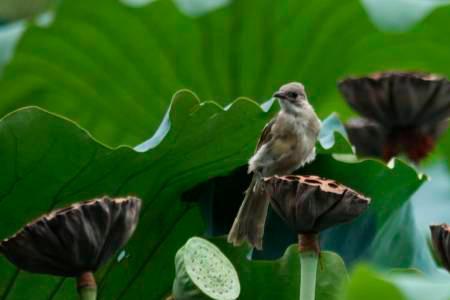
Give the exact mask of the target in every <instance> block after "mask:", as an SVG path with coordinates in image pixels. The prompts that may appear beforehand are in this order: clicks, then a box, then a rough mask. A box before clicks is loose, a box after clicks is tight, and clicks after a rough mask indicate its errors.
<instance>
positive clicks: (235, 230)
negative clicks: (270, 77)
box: [228, 82, 321, 249]
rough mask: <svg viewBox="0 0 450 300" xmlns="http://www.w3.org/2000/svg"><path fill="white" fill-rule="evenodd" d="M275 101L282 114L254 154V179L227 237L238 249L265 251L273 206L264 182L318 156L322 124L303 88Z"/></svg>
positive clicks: (295, 86) (291, 87)
mask: <svg viewBox="0 0 450 300" xmlns="http://www.w3.org/2000/svg"><path fill="white" fill-rule="evenodd" d="M274 97H275V98H278V100H279V103H280V106H281V110H280V112H279V113H278V114H277V115H276V116H275V117H274V118H273V119H272V120H271V121H270V122H269V123H268V124H267V125H266V126H265V127H264V129H263V132H262V134H261V137H260V139H259V141H258V144H257V146H256V151H255V154H254V155H253V156H252V157H251V158H250V160H249V163H248V164H249V166H248V172H249V173H253V178H252V181H251V183H250V186H249V187H248V189H247V191H246V192H245V198H244V201H243V202H242V204H241V207H240V209H239V212H238V215H237V217H236V219H235V220H234V223H233V226H232V228H231V230H230V232H229V234H228V242H230V243H232V244H234V245H235V246H236V245H241V244H242V243H243V242H244V241H248V242H249V243H250V244H251V245H252V246H253V247H256V248H257V249H262V238H263V235H264V225H265V223H266V217H267V209H268V208H269V202H270V201H269V198H268V196H267V194H266V192H265V190H264V189H263V188H262V185H261V184H260V183H261V180H262V178H263V177H269V176H273V175H289V174H292V172H294V171H295V170H297V169H298V168H300V167H302V166H303V165H304V164H306V163H308V162H311V161H313V160H314V158H315V156H316V150H315V144H316V141H317V137H318V135H319V131H320V126H321V123H320V119H319V118H318V117H317V115H316V113H315V111H314V108H313V107H312V106H311V105H310V104H309V102H308V98H307V96H306V92H305V88H304V87H303V85H302V84H301V83H298V82H291V83H288V84H285V85H283V86H282V87H281V88H280V90H279V91H277V92H276V93H275V94H274Z"/></svg>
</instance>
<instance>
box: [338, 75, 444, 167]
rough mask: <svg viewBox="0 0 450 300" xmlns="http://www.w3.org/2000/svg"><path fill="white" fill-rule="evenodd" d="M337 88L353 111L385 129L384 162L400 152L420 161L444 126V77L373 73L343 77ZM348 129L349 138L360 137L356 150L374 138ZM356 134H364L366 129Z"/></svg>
mask: <svg viewBox="0 0 450 300" xmlns="http://www.w3.org/2000/svg"><path fill="white" fill-rule="evenodd" d="M339 89H340V91H341V93H342V94H343V95H344V97H345V99H346V100H347V102H348V103H349V105H350V106H351V107H352V108H353V109H355V110H356V111H357V112H358V113H360V114H361V115H362V116H363V117H364V118H365V119H367V120H368V121H370V122H374V123H377V124H378V125H379V126H380V127H382V128H383V129H384V133H385V138H384V143H383V144H382V145H381V147H382V148H383V151H382V154H381V155H380V157H383V158H384V159H385V160H389V159H390V158H392V157H393V156H395V155H397V154H400V153H406V154H407V155H408V157H409V158H410V159H411V160H413V161H416V162H418V161H420V160H422V159H423V158H425V157H426V155H427V154H428V153H429V152H430V151H431V150H432V149H433V148H434V145H435V141H436V139H437V138H438V137H439V136H440V134H441V133H442V132H443V131H444V130H445V129H446V128H447V122H448V119H449V118H450V82H449V81H448V80H447V79H446V78H444V77H441V76H438V75H433V74H425V73H417V72H384V73H375V74H372V75H369V76H365V77H351V78H347V79H344V80H343V81H341V82H340V83H339ZM350 127H351V128H353V131H352V132H349V136H350V139H354V140H356V139H359V143H358V144H356V145H355V146H356V147H358V145H361V144H362V143H368V144H370V145H373V144H374V141H373V140H370V139H367V140H363V139H362V136H366V135H367V132H366V133H356V132H357V130H358V128H357V127H354V126H353V127H352V126H351V125H350ZM360 130H362V131H367V127H365V126H364V127H360ZM352 135H353V137H352ZM371 147H372V146H365V148H371ZM357 150H358V149H357ZM359 152H364V149H362V150H360V151H359Z"/></svg>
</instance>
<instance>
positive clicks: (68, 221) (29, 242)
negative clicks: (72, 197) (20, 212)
mask: <svg viewBox="0 0 450 300" xmlns="http://www.w3.org/2000/svg"><path fill="white" fill-rule="evenodd" d="M140 209H141V200H139V199H137V198H134V197H128V198H117V199H111V198H109V197H104V198H101V199H95V200H92V201H88V202H81V203H76V204H73V205H71V206H69V207H67V208H63V209H59V210H55V211H53V212H51V213H49V214H46V215H43V216H41V217H40V218H38V219H36V220H35V221H33V222H31V223H29V224H27V225H25V226H24V227H23V228H22V229H21V230H19V231H18V232H17V233H16V234H15V235H13V236H12V237H10V238H8V239H5V240H3V241H2V242H1V243H0V252H1V253H3V254H4V255H5V256H6V258H7V259H8V260H9V261H11V262H12V263H13V264H14V265H16V266H17V267H18V268H20V269H22V270H25V271H28V272H33V273H43V274H51V275H57V276H64V277H72V276H73V277H79V276H80V275H82V274H84V273H86V272H95V271H96V270H97V269H98V268H99V267H100V266H101V265H103V264H104V263H105V262H106V261H107V260H108V259H109V258H110V257H111V256H112V255H113V254H114V253H116V252H117V251H118V250H119V249H120V248H121V247H123V246H124V245H125V243H126V242H127V241H128V239H129V238H130V237H131V235H132V234H133V232H134V230H135V229H136V226H137V223H138V220H139V212H140Z"/></svg>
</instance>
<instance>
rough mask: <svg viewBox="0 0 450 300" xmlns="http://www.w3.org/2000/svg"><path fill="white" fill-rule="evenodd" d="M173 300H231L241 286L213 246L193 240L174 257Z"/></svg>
mask: <svg viewBox="0 0 450 300" xmlns="http://www.w3.org/2000/svg"><path fill="white" fill-rule="evenodd" d="M175 267H176V277H175V280H174V283H173V288H172V292H173V294H172V295H171V296H170V297H169V298H168V299H175V300H194V299H195V300H201V299H205V300H207V299H214V300H234V299H237V298H238V297H239V294H240V291H241V286H240V283H239V278H238V275H237V272H236V270H235V269H234V266H233V264H232V263H231V262H230V261H229V260H228V258H227V257H226V256H225V255H223V254H222V252H221V251H220V250H219V248H217V247H216V246H215V245H214V244H212V243H210V242H208V241H207V240H205V239H202V238H198V237H193V238H190V239H189V240H188V241H187V242H186V244H185V245H184V246H183V247H181V248H180V250H178V252H177V254H176V256H175Z"/></svg>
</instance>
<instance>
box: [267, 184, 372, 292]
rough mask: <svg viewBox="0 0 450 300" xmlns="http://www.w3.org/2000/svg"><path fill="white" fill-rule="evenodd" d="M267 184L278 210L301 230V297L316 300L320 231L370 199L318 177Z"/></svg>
mask: <svg viewBox="0 0 450 300" xmlns="http://www.w3.org/2000/svg"><path fill="white" fill-rule="evenodd" d="M264 185H265V188H266V190H267V192H268V194H269V195H270V199H271V201H270V203H271V205H272V207H273V209H274V210H275V212H276V213H277V214H278V215H279V216H280V217H281V218H282V219H283V220H284V222H285V223H286V224H287V225H288V226H290V227H291V228H292V229H293V230H295V231H296V232H297V233H298V248H299V252H300V262H301V278H300V300H314V299H315V286H316V272H317V260H318V255H319V252H320V247H319V243H318V233H319V232H320V231H322V230H324V229H327V228H329V227H331V226H334V225H336V224H340V223H345V222H349V221H351V220H353V219H355V218H356V217H358V216H359V215H360V214H361V213H362V212H363V211H364V210H365V209H366V208H367V207H368V205H369V203H370V199H369V198H367V197H365V196H363V195H361V194H360V193H358V192H356V191H354V190H352V189H351V188H349V187H346V186H344V185H342V184H339V183H337V182H336V181H334V180H331V179H324V178H320V177H318V176H299V175H288V176H273V177H269V178H265V179H264Z"/></svg>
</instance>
